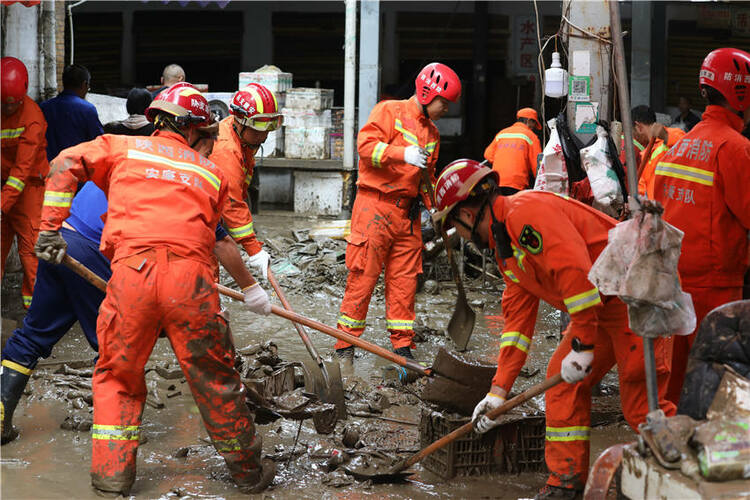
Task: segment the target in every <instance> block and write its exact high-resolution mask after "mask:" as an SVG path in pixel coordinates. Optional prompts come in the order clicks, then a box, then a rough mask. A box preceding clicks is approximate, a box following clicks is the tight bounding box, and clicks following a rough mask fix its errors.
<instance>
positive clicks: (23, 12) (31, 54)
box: [2, 3, 41, 99]
mask: <svg viewBox="0 0 750 500" xmlns="http://www.w3.org/2000/svg"><path fill="white" fill-rule="evenodd" d="M40 7H41V6H40V5H34V6H33V7H25V6H24V5H23V4H20V3H14V4H12V5H8V6H4V7H3V8H4V9H6V10H5V13H6V15H5V18H4V19H3V21H4V25H3V37H2V38H3V42H2V43H3V52H2V55H3V56H5V57H7V56H11V57H16V58H18V59H20V60H21V61H23V63H24V64H25V65H26V70H27V71H28V72H29V91H28V95H29V97H31V98H32V99H39V95H40V94H39V39H38V36H37V27H38V24H39V23H38V19H39V9H40Z"/></svg>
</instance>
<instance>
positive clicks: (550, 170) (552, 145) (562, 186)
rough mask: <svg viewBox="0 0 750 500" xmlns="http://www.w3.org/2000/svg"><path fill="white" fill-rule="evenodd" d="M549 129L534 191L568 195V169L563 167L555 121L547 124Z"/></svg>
mask: <svg viewBox="0 0 750 500" xmlns="http://www.w3.org/2000/svg"><path fill="white" fill-rule="evenodd" d="M547 125H548V126H549V128H550V135H549V141H547V144H546V145H545V146H544V152H543V154H542V161H541V163H540V164H539V168H538V169H537V173H536V182H535V183H534V189H536V190H537V191H549V192H552V193H557V194H565V195H567V194H568V189H569V183H568V169H567V167H566V166H565V157H564V156H563V150H562V145H561V144H560V136H559V134H558V133H557V120H556V119H554V118H553V119H551V120H550V121H548V122H547Z"/></svg>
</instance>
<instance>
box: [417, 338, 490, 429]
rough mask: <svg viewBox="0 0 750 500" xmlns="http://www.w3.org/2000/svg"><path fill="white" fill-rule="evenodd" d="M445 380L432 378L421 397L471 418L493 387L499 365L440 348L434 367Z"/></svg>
mask: <svg viewBox="0 0 750 500" xmlns="http://www.w3.org/2000/svg"><path fill="white" fill-rule="evenodd" d="M432 369H433V371H434V372H435V373H438V374H440V375H443V376H442V377H431V378H430V379H429V380H428V381H427V385H426V386H425V388H424V392H423V393H422V398H423V399H424V400H425V401H428V402H430V403H435V404H437V405H438V406H440V407H441V408H445V409H448V410H451V411H455V412H458V413H460V414H462V415H471V413H472V412H473V411H474V407H475V406H476V404H477V403H478V402H479V401H481V400H482V398H483V397H484V396H485V395H486V394H487V391H488V390H489V388H490V386H491V385H492V377H494V376H495V371H496V369H497V367H496V366H491V365H480V364H479V363H477V362H476V361H472V360H467V359H464V358H462V357H460V356H457V355H455V354H453V353H450V352H448V351H446V350H445V349H443V348H440V350H439V351H438V354H437V356H436V357H435V362H434V363H433V365H432Z"/></svg>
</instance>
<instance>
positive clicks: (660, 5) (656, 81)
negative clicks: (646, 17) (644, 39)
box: [651, 2, 667, 113]
mask: <svg viewBox="0 0 750 500" xmlns="http://www.w3.org/2000/svg"><path fill="white" fill-rule="evenodd" d="M652 9H653V10H652V16H653V17H652V19H653V26H654V28H653V29H652V30H651V107H652V108H653V109H654V111H659V112H662V113H663V112H664V111H665V110H666V107H667V4H666V2H655V3H654V4H653V7H652Z"/></svg>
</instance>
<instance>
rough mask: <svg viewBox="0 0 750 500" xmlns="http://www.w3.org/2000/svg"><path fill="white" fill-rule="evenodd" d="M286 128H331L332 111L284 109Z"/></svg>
mask: <svg viewBox="0 0 750 500" xmlns="http://www.w3.org/2000/svg"><path fill="white" fill-rule="evenodd" d="M281 114H282V115H284V126H286V127H294V128H309V127H326V128H330V127H331V110H330V109H324V110H322V111H315V110H312V109H294V108H282V109H281Z"/></svg>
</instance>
